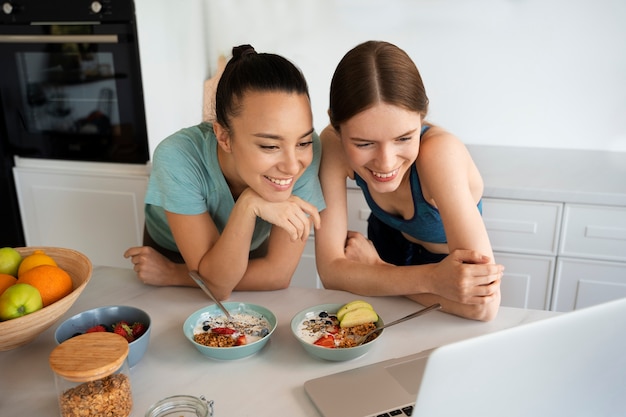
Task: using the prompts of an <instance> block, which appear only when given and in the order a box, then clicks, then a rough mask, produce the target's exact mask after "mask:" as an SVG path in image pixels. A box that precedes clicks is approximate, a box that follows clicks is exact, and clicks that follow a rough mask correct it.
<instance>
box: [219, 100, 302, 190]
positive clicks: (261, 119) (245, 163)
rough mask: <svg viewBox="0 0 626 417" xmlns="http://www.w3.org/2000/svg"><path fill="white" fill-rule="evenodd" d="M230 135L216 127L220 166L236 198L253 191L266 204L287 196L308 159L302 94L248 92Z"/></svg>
mask: <svg viewBox="0 0 626 417" xmlns="http://www.w3.org/2000/svg"><path fill="white" fill-rule="evenodd" d="M240 105H241V106H240V110H241V111H240V112H239V113H238V114H237V115H235V116H234V117H232V119H231V130H230V132H227V131H225V130H224V129H223V128H221V126H219V125H217V126H216V135H217V137H218V141H219V143H220V153H221V157H220V164H221V165H222V171H223V172H224V176H225V177H226V181H227V182H228V184H229V185H230V187H231V190H232V192H233V195H234V196H235V197H237V196H238V195H239V194H241V192H242V191H243V190H244V189H245V188H248V187H250V188H252V189H253V190H254V191H255V192H256V193H257V194H259V195H260V196H261V197H262V198H264V199H265V200H267V201H274V202H275V201H283V200H286V199H287V198H289V196H290V195H291V193H292V190H293V186H294V184H295V182H296V180H297V179H298V178H300V176H301V175H302V174H303V173H304V171H305V170H306V169H307V167H308V166H309V165H310V164H311V161H312V160H313V136H312V134H313V127H312V126H313V117H312V114H311V105H310V103H309V99H308V97H307V96H306V95H305V94H294V93H286V92H267V91H264V92H258V91H251V92H247V93H246V94H245V95H244V97H243V99H242V101H241V103H240Z"/></svg>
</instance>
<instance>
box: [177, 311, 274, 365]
mask: <svg viewBox="0 0 626 417" xmlns="http://www.w3.org/2000/svg"><path fill="white" fill-rule="evenodd" d="M222 304H223V305H224V307H226V309H227V310H228V312H229V313H230V314H231V316H233V319H234V322H233V323H230V322H229V321H228V319H227V318H226V316H225V315H224V313H223V312H222V310H220V308H219V307H218V306H217V305H216V304H213V305H210V306H207V307H204V308H201V309H199V310H197V311H195V312H194V313H192V314H191V315H190V316H189V317H188V318H187V320H185V323H184V324H183V333H184V334H185V337H187V339H188V340H189V342H191V343H192V344H193V346H194V347H195V348H196V349H198V351H199V352H200V353H201V354H203V355H204V356H207V357H209V358H213V359H221V360H233V359H241V358H244V357H246V356H250V355H253V354H255V353H257V352H258V351H259V350H261V349H262V348H263V347H264V346H265V345H266V344H267V342H268V341H269V339H270V336H271V335H272V333H274V330H276V325H277V324H278V320H277V319H276V316H275V315H274V313H272V312H271V311H270V310H268V309H267V308H265V307H262V306H259V305H256V304H249V303H239V302H226V303H222ZM242 336H243V338H242Z"/></svg>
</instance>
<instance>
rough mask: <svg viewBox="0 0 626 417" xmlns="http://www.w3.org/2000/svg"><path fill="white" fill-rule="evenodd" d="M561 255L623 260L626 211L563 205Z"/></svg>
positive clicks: (625, 243)
mask: <svg viewBox="0 0 626 417" xmlns="http://www.w3.org/2000/svg"><path fill="white" fill-rule="evenodd" d="M563 216H564V217H563V220H564V221H563V234H562V238H561V253H560V254H561V255H566V256H574V257H592V258H596V259H605V260H616V261H626V208H624V207H610V206H591V205H575V204H566V205H565V212H564V215H563Z"/></svg>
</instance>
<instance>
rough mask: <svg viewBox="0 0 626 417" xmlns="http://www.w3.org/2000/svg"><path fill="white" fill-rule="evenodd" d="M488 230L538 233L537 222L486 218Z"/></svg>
mask: <svg viewBox="0 0 626 417" xmlns="http://www.w3.org/2000/svg"><path fill="white" fill-rule="evenodd" d="M484 222H485V227H486V228H487V230H491V231H494V232H514V233H529V234H533V235H534V234H536V233H537V223H536V222H520V221H510V220H492V219H484Z"/></svg>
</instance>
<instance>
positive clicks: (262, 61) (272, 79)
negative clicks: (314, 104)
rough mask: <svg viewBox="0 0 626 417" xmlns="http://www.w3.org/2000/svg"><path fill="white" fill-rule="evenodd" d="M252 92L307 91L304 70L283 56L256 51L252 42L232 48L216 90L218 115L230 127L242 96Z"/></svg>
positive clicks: (226, 126)
mask: <svg viewBox="0 0 626 417" xmlns="http://www.w3.org/2000/svg"><path fill="white" fill-rule="evenodd" d="M249 91H282V92H288V93H297V94H306V95H307V97H309V88H308V86H307V83H306V80H305V78H304V75H302V72H301V71H300V70H299V69H298V68H297V67H296V66H295V65H294V64H292V63H291V62H290V61H288V60H287V59H285V58H283V57H282V56H280V55H276V54H269V53H260V54H259V53H257V52H256V51H255V50H254V48H253V47H252V46H250V45H241V46H236V47H234V48H233V57H232V58H231V59H230V60H229V61H228V63H227V64H226V67H225V68H224V73H223V74H222V76H221V77H220V80H219V82H218V84H217V90H216V92H215V118H216V120H217V122H218V123H220V124H221V125H222V126H224V128H226V129H229V130H230V119H231V118H232V117H233V116H236V115H237V114H239V112H240V111H241V99H242V98H243V96H244V94H245V93H247V92H249Z"/></svg>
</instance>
